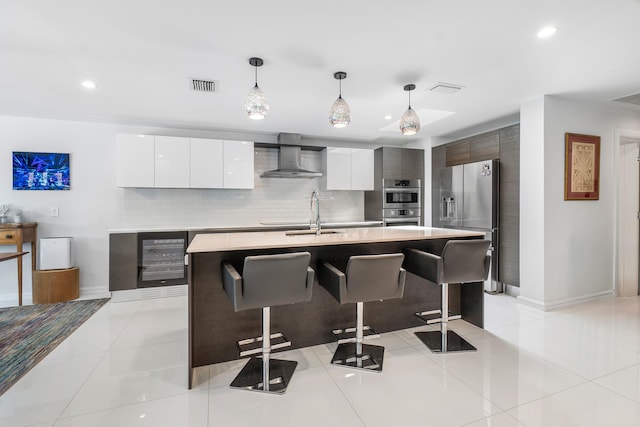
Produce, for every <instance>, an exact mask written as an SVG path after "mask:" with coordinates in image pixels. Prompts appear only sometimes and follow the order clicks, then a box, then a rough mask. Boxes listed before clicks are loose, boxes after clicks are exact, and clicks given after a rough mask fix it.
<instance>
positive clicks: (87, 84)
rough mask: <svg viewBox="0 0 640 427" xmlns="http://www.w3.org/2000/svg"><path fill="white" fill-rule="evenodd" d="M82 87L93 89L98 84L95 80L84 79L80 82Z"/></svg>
mask: <svg viewBox="0 0 640 427" xmlns="http://www.w3.org/2000/svg"><path fill="white" fill-rule="evenodd" d="M82 87H83V88H85V89H95V88H97V87H98V85H97V84H95V82H92V81H91V80H85V81H83V82H82Z"/></svg>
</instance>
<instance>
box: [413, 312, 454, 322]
mask: <svg viewBox="0 0 640 427" xmlns="http://www.w3.org/2000/svg"><path fill="white" fill-rule="evenodd" d="M415 316H416V317H417V318H418V319H420V320H422V321H423V322H424V323H426V324H427V325H432V324H434V323H440V322H442V312H441V311H440V310H431V311H423V312H421V313H416V314H415ZM458 319H462V316H461V315H460V314H457V313H454V312H453V311H449V318H448V319H447V320H458Z"/></svg>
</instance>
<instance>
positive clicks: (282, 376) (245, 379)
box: [231, 357, 298, 394]
mask: <svg viewBox="0 0 640 427" xmlns="http://www.w3.org/2000/svg"><path fill="white" fill-rule="evenodd" d="M265 364H267V365H268V366H267V369H268V371H269V385H268V387H266V389H265V386H264V380H263V373H264V369H265ZM297 365H298V362H295V361H291V360H280V359H268V360H266V361H265V360H263V358H261V357H252V358H251V359H250V360H249V361H248V362H247V364H246V365H244V368H242V370H241V371H240V373H239V374H238V376H237V377H236V378H235V379H234V380H233V382H232V383H231V387H232V388H240V389H244V390H250V391H261V392H265V393H277V394H282V393H284V392H285V391H286V390H287V386H288V385H289V381H290V380H291V377H292V376H293V373H294V371H295V370H296V366H297Z"/></svg>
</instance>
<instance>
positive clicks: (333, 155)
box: [325, 147, 351, 190]
mask: <svg viewBox="0 0 640 427" xmlns="http://www.w3.org/2000/svg"><path fill="white" fill-rule="evenodd" d="M325 154H326V156H327V157H326V181H327V190H351V148H337V147H336V148H334V147H327V149H326V153H325Z"/></svg>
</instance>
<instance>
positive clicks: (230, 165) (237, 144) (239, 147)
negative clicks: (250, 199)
mask: <svg viewBox="0 0 640 427" xmlns="http://www.w3.org/2000/svg"><path fill="white" fill-rule="evenodd" d="M253 158H254V151H253V142H247V141H224V178H223V181H224V188H247V189H250V188H253V187H254V184H253V181H254V176H253Z"/></svg>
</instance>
